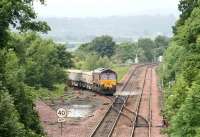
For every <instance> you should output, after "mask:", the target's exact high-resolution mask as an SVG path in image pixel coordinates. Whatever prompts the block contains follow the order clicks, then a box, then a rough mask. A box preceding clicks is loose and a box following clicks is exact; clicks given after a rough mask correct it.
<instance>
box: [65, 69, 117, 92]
mask: <svg viewBox="0 0 200 137" xmlns="http://www.w3.org/2000/svg"><path fill="white" fill-rule="evenodd" d="M67 73H68V84H69V85H70V86H72V87H78V88H82V89H88V90H92V91H96V92H98V93H100V94H104V95H113V94H114V93H115V92H116V85H117V74H116V72H114V71H113V70H111V69H106V68H98V69H95V70H93V71H82V70H74V69H69V70H67Z"/></svg>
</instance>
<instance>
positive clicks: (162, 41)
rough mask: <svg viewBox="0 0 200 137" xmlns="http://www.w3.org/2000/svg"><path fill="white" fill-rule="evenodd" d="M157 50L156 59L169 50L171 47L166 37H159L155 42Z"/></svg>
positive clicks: (155, 50)
mask: <svg viewBox="0 0 200 137" xmlns="http://www.w3.org/2000/svg"><path fill="white" fill-rule="evenodd" d="M154 42H155V49H154V54H155V56H156V57H159V56H162V55H163V53H164V51H165V50H166V49H167V47H168V45H169V38H168V37H165V36H160V35H159V36H157V37H156V38H155V40H154Z"/></svg>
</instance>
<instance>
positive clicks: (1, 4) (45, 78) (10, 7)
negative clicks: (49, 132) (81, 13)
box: [0, 0, 72, 137]
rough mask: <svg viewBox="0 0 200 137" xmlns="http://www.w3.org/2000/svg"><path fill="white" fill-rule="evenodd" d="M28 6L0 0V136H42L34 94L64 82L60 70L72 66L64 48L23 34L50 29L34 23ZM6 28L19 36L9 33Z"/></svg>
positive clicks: (27, 0)
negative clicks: (14, 31) (12, 29)
mask: <svg viewBox="0 0 200 137" xmlns="http://www.w3.org/2000/svg"><path fill="white" fill-rule="evenodd" d="M40 1H41V3H43V2H44V1H43V0H40ZM32 4H33V0H1V1H0V136H1V137H40V136H43V135H44V133H43V130H42V128H41V125H40V122H39V118H38V115H37V113H36V111H35V109H34V107H35V106H34V102H33V99H34V93H35V92H37V90H38V89H39V88H40V87H43V88H48V89H52V88H54V85H55V84H57V83H59V82H62V81H64V79H65V75H64V71H63V70H64V68H68V67H70V66H71V65H72V60H71V54H70V53H68V52H66V49H65V47H64V46H62V45H58V44H55V43H54V42H53V41H51V40H45V39H42V38H40V37H39V36H38V35H37V34H35V33H24V32H26V31H28V30H30V31H39V32H47V31H48V30H50V28H49V26H48V25H47V24H46V23H45V22H40V21H36V13H35V12H34V10H33V5H32ZM10 26H12V27H13V28H15V29H18V30H19V31H20V32H23V33H11V32H10V28H9V27H10ZM40 91H41V90H40ZM41 92H43V91H41Z"/></svg>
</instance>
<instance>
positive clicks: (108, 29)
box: [40, 15, 176, 42]
mask: <svg viewBox="0 0 200 137" xmlns="http://www.w3.org/2000/svg"><path fill="white" fill-rule="evenodd" d="M40 19H42V20H45V21H47V22H48V24H49V25H50V26H51V28H52V31H51V32H49V34H48V36H49V37H52V38H53V39H54V40H56V41H60V42H67V41H68V42H86V41H90V40H91V39H93V38H94V37H96V36H99V35H110V36H112V37H114V39H115V40H116V41H118V42H121V41H130V40H135V39H137V38H139V37H155V36H156V35H158V34H162V35H166V36H171V35H172V32H171V31H172V29H171V27H172V25H173V24H174V23H175V21H176V17H175V16H173V15H168V16H167V15H166V16H164V15H155V16H150V15H142V16H141V15H140V16H139V15H138V16H126V17H123V16H111V17H103V18H92V17H89V18H40Z"/></svg>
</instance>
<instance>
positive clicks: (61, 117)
mask: <svg viewBox="0 0 200 137" xmlns="http://www.w3.org/2000/svg"><path fill="white" fill-rule="evenodd" d="M56 114H57V116H58V123H60V125H61V136H62V128H63V122H65V117H66V116H67V111H66V109H64V108H59V109H58V110H57V113H56Z"/></svg>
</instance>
